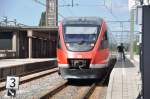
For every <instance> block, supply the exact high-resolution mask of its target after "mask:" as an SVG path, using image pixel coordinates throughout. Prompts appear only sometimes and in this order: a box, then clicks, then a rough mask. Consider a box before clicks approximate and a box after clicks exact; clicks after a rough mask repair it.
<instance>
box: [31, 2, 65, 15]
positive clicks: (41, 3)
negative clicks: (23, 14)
mask: <svg viewBox="0 0 150 99" xmlns="http://www.w3.org/2000/svg"><path fill="white" fill-rule="evenodd" d="M33 1H35V2H36V3H38V4H40V5H42V6H44V7H46V4H44V3H42V2H41V1H39V0H33ZM51 10H53V9H51ZM58 15H59V16H60V17H62V18H65V17H64V16H63V15H62V14H61V13H59V12H58Z"/></svg>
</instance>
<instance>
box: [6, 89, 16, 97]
mask: <svg viewBox="0 0 150 99" xmlns="http://www.w3.org/2000/svg"><path fill="white" fill-rule="evenodd" d="M7 96H11V97H15V96H16V90H14V89H8V90H7Z"/></svg>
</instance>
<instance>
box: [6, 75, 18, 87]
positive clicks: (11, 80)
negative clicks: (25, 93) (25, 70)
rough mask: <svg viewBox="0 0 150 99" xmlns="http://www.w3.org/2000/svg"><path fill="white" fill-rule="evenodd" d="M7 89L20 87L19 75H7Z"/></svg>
mask: <svg viewBox="0 0 150 99" xmlns="http://www.w3.org/2000/svg"><path fill="white" fill-rule="evenodd" d="M6 88H7V89H15V90H16V89H19V77H15V76H7V82H6Z"/></svg>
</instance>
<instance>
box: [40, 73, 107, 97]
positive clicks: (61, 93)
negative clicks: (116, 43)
mask: <svg viewBox="0 0 150 99" xmlns="http://www.w3.org/2000/svg"><path fill="white" fill-rule="evenodd" d="M108 76H109V74H107V75H106V76H105V77H104V79H102V80H101V81H100V82H99V81H93V82H91V81H90V83H89V82H88V83H89V84H88V85H84V84H81V85H80V83H78V84H75V85H72V84H70V82H67V81H65V82H63V83H61V84H59V85H57V86H56V87H55V88H53V89H52V90H51V91H49V92H48V93H46V94H45V95H44V96H42V97H40V99H60V98H61V99H68V98H69V99H70V97H69V95H68V96H67V94H72V95H71V99H102V98H100V97H102V96H103V97H104V94H103V93H104V91H106V89H107V87H106V84H107V82H108V80H109V77H108ZM71 83H73V82H71ZM84 83H86V82H84ZM69 87H70V88H69ZM74 89H76V90H77V91H76V92H73V91H72V90H74ZM65 96H66V97H65ZM62 97H64V98H62Z"/></svg>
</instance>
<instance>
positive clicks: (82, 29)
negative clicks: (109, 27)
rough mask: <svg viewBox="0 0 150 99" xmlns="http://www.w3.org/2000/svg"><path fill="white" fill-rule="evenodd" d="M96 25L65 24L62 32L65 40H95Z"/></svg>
mask: <svg viewBox="0 0 150 99" xmlns="http://www.w3.org/2000/svg"><path fill="white" fill-rule="evenodd" d="M97 33H98V27H97V26H66V27H65V32H64V39H65V42H70V43H71V42H72V43H73V42H95V40H96V38H97Z"/></svg>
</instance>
